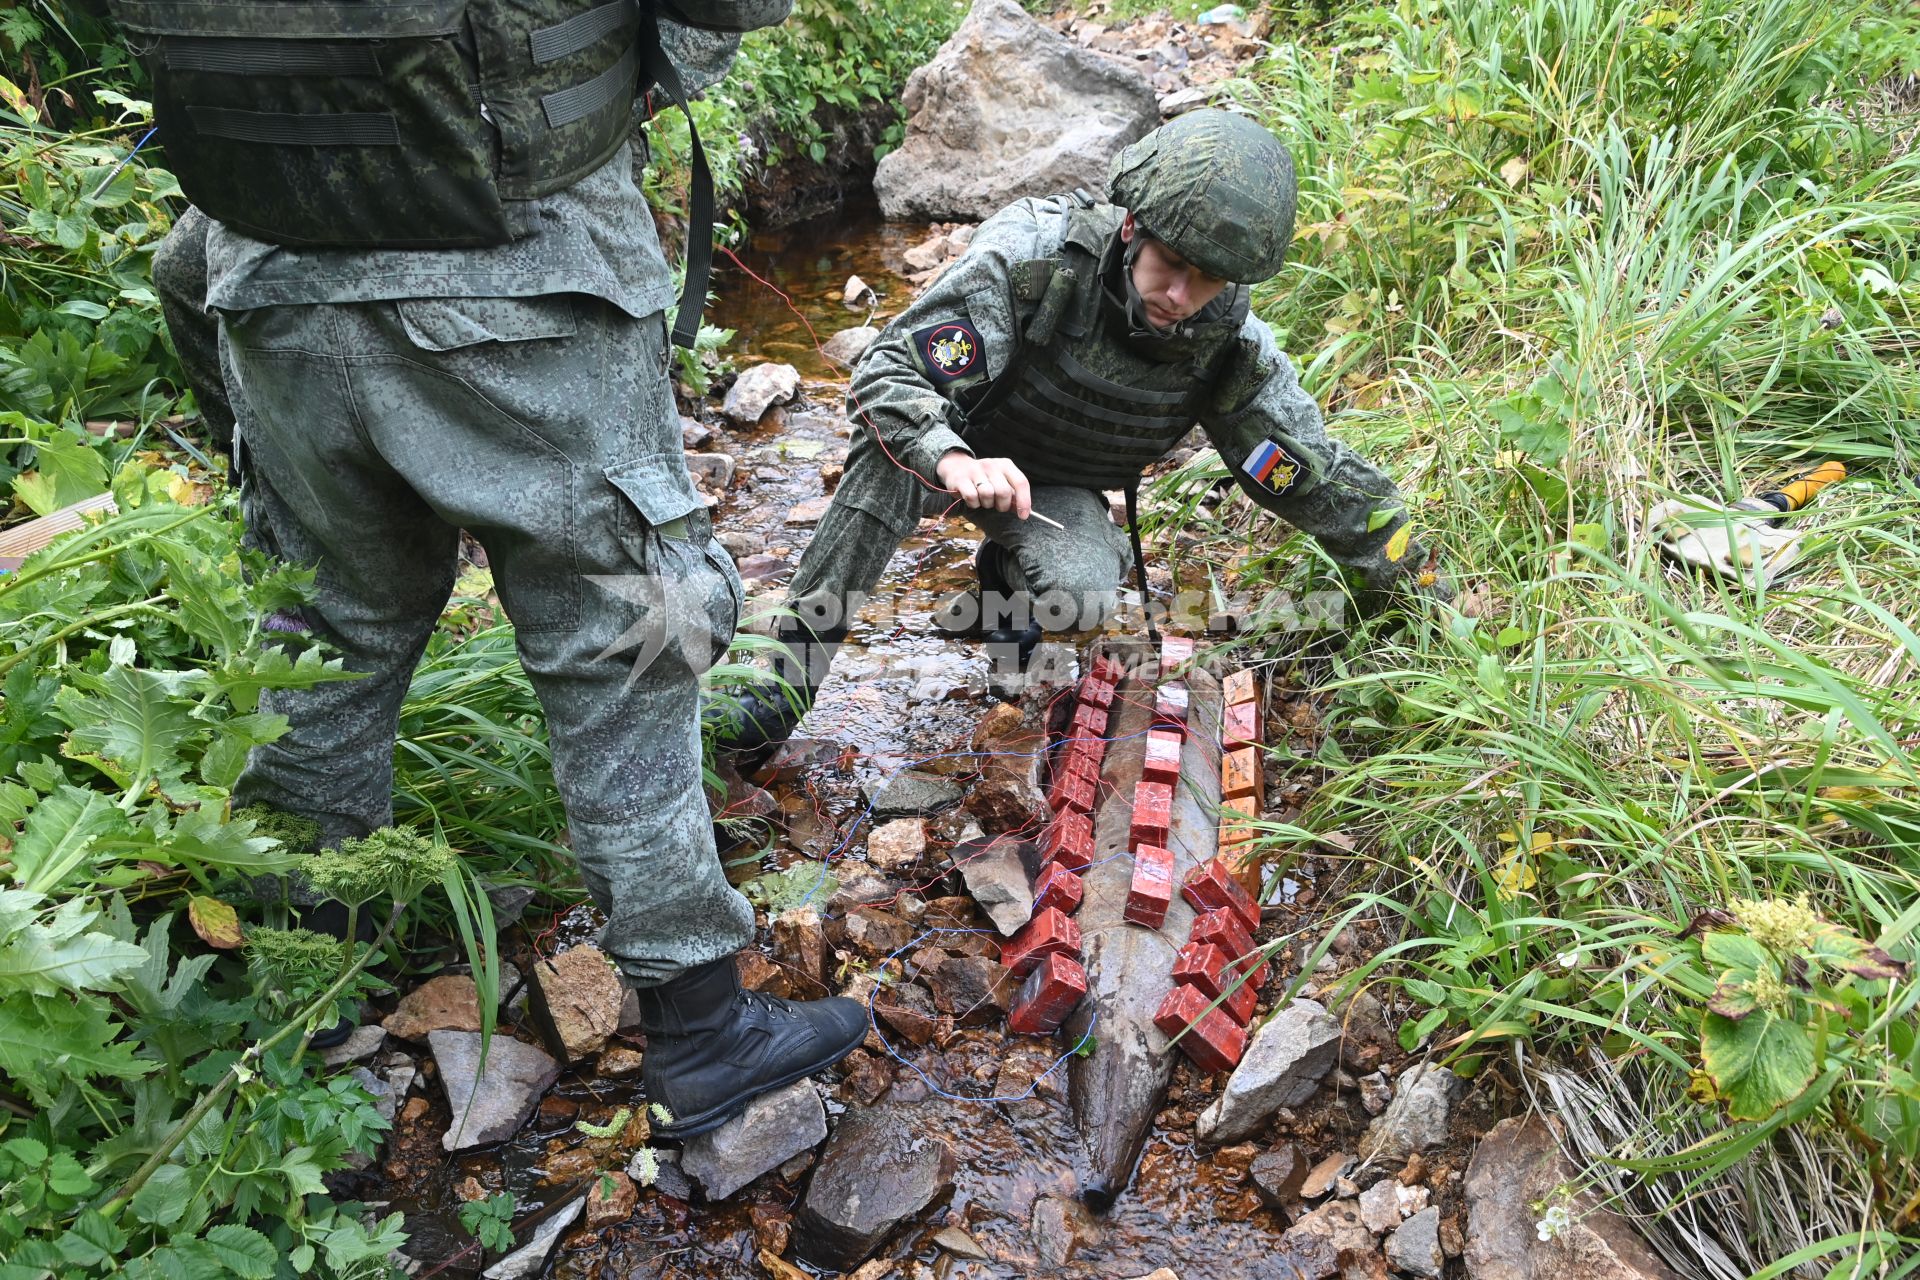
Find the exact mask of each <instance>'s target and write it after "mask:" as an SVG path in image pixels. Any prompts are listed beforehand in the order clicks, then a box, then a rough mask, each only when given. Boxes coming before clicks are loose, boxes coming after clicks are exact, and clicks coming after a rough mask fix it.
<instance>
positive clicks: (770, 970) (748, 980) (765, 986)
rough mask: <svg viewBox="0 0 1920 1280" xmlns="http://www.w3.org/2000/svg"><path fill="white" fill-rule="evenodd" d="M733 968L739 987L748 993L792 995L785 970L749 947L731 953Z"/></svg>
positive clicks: (791, 988) (791, 986) (791, 987)
mask: <svg viewBox="0 0 1920 1280" xmlns="http://www.w3.org/2000/svg"><path fill="white" fill-rule="evenodd" d="M733 966H734V968H735V969H737V970H738V971H739V973H740V985H741V986H743V987H745V988H746V989H747V990H749V991H764V992H766V993H767V994H768V995H770V996H790V995H792V994H793V984H792V983H791V982H789V981H787V974H786V970H784V969H782V968H781V967H780V966H779V965H777V964H775V963H774V962H773V961H771V960H769V959H767V957H766V956H764V955H762V954H761V953H760V952H758V951H755V950H753V949H752V948H751V947H749V948H747V949H746V950H743V951H736V952H734V953H733Z"/></svg>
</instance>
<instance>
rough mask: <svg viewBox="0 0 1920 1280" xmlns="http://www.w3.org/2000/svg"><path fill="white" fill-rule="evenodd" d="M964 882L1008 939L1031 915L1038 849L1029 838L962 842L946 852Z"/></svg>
mask: <svg viewBox="0 0 1920 1280" xmlns="http://www.w3.org/2000/svg"><path fill="white" fill-rule="evenodd" d="M948 856H949V857H950V858H952V859H953V865H954V868H955V869H956V870H958V871H959V872H960V879H961V880H963V881H965V882H966V886H967V892H968V893H969V894H971V895H972V897H973V900H974V901H975V902H976V903H978V904H979V905H980V909H981V910H982V911H984V912H986V913H987V919H989V920H991V921H993V927H994V928H996V929H998V930H999V931H1000V933H1001V936H1003V937H1008V938H1011V937H1012V936H1013V935H1014V934H1016V933H1018V932H1019V931H1020V926H1021V925H1023V924H1025V923H1026V922H1027V921H1028V920H1029V919H1031V918H1032V917H1033V874H1034V872H1035V871H1036V870H1038V865H1037V864H1038V862H1039V851H1038V850H1036V849H1035V848H1034V846H1033V842H1032V841H1030V840H1012V839H1008V838H1007V837H1005V836H1002V837H1000V838H998V839H996V840H993V841H990V842H985V843H983V842H981V841H976V840H968V841H963V842H961V843H960V844H956V845H955V846H953V848H952V849H950V850H949V851H948Z"/></svg>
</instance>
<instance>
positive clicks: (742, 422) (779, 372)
mask: <svg viewBox="0 0 1920 1280" xmlns="http://www.w3.org/2000/svg"><path fill="white" fill-rule="evenodd" d="M799 391H800V371H799V370H798V369H796V368H794V367H793V366H792V365H790V364H756V365H754V366H753V367H752V368H750V369H747V370H745V371H744V372H742V373H741V375H740V376H739V377H738V378H735V379H734V381H733V386H731V387H730V388H728V389H727V398H726V400H725V401H723V402H722V403H721V405H720V412H721V413H722V414H723V415H724V416H725V417H726V419H727V421H729V422H732V423H734V424H736V425H738V426H742V427H751V426H754V425H756V424H758V423H759V421H760V418H761V416H762V415H763V414H765V413H766V411H767V410H768V409H769V408H771V407H773V406H774V405H777V404H787V403H790V402H791V401H792V400H793V398H794V396H796V395H797V394H799Z"/></svg>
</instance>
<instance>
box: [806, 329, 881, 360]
mask: <svg viewBox="0 0 1920 1280" xmlns="http://www.w3.org/2000/svg"><path fill="white" fill-rule="evenodd" d="M879 336H880V331H879V330H878V329H876V328H874V327H873V326H872V325H870V324H863V325H859V326H856V327H855V328H852V329H842V330H841V331H840V332H838V333H836V334H834V335H833V336H832V337H831V338H828V339H827V340H826V341H825V342H823V343H821V344H820V354H821V355H823V356H825V357H826V358H827V359H828V360H831V361H832V362H833V363H835V364H837V365H839V366H840V367H842V368H852V367H853V365H854V363H855V362H856V361H857V360H859V359H860V357H861V356H863V355H865V354H866V353H867V348H868V347H870V346H872V345H873V341H874V339H875V338H878V337H879Z"/></svg>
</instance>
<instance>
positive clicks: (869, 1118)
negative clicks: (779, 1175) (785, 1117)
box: [796, 1106, 954, 1271]
mask: <svg viewBox="0 0 1920 1280" xmlns="http://www.w3.org/2000/svg"><path fill="white" fill-rule="evenodd" d="M953 1173H954V1155H953V1149H952V1148H951V1147H949V1146H948V1145H947V1144H946V1142H944V1141H943V1140H941V1139H940V1138H938V1137H936V1136H934V1135H933V1134H930V1133H926V1132H922V1131H920V1130H919V1129H917V1128H916V1127H915V1125H914V1124H913V1122H912V1119H911V1117H910V1113H908V1112H907V1111H905V1110H903V1109H901V1108H896V1107H891V1106H882V1107H875V1108H873V1109H871V1110H867V1111H852V1112H849V1113H847V1115H845V1116H844V1117H842V1118H841V1120H840V1123H839V1125H838V1127H837V1128H835V1130H834V1133H833V1137H832V1138H831V1139H830V1140H829V1141H828V1142H827V1146H826V1149H825V1150H824V1151H823V1152H821V1155H820V1163H819V1164H818V1165H817V1166H816V1167H815V1169H814V1171H813V1177H812V1178H811V1179H810V1180H809V1181H808V1183H807V1194H806V1199H805V1201H804V1202H803V1203H802V1205H801V1209H800V1215H799V1234H798V1239H797V1241H796V1248H797V1250H798V1252H799V1254H800V1256H801V1257H802V1258H804V1259H805V1260H807V1261H809V1262H812V1263H814V1264H816V1265H819V1266H826V1267H838V1268H839V1269H841V1270H843V1271H844V1270H848V1269H850V1268H852V1267H853V1266H855V1265H856V1264H858V1263H859V1262H860V1261H861V1260H863V1259H864V1258H866V1256H867V1255H868V1254H870V1253H872V1252H873V1251H874V1250H875V1249H876V1248H878V1247H879V1245H880V1243H881V1241H883V1240H884V1239H886V1237H887V1234H888V1233H889V1232H890V1231H892V1230H893V1229H894V1227H896V1226H897V1225H899V1224H900V1223H901V1222H903V1221H905V1220H906V1219H908V1218H910V1217H913V1216H914V1215H916V1214H919V1213H921V1212H924V1211H925V1210H926V1209H927V1208H928V1207H929V1206H930V1205H932V1204H933V1203H934V1202H935V1201H937V1200H939V1199H941V1198H943V1197H945V1196H946V1195H948V1194H949V1193H951V1192H952V1190H953Z"/></svg>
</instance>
